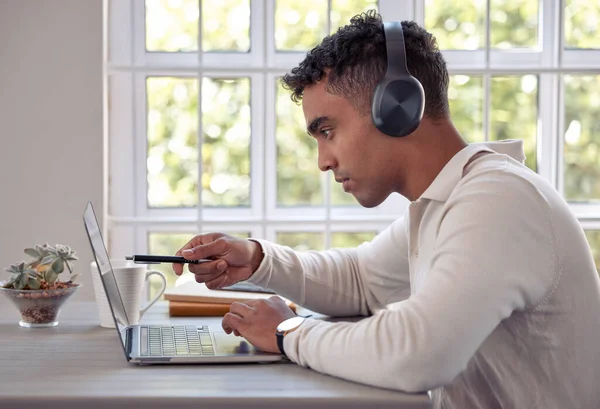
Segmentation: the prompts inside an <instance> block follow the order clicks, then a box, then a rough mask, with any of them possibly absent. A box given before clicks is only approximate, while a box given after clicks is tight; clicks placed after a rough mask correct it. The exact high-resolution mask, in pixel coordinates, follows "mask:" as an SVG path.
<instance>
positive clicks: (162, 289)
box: [140, 270, 167, 319]
mask: <svg viewBox="0 0 600 409" xmlns="http://www.w3.org/2000/svg"><path fill="white" fill-rule="evenodd" d="M153 274H156V275H157V276H159V277H160V278H161V280H162V288H161V289H160V291H159V292H158V294H156V296H155V297H154V298H153V299H152V300H150V302H149V303H148V304H146V306H145V307H144V308H142V309H141V310H140V319H141V318H142V315H144V313H145V312H146V311H148V308H150V307H152V305H153V304H154V303H155V302H156V301H158V299H159V298H160V297H161V296H162V295H163V293H164V292H165V290H166V289H167V278H166V277H165V275H164V274H163V273H161V272H160V271H158V270H149V271H148V272H146V281H148V278H149V277H150V276H151V275H153Z"/></svg>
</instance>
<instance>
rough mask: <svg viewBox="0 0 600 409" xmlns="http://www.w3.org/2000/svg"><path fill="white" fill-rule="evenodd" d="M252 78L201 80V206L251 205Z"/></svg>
mask: <svg viewBox="0 0 600 409" xmlns="http://www.w3.org/2000/svg"><path fill="white" fill-rule="evenodd" d="M250 121H251V110H250V79H249V78H236V79H214V78H206V77H205V78H203V80H202V131H203V134H204V146H203V147H202V160H203V166H204V167H203V173H202V188H203V191H202V204H203V205H204V206H230V207H231V206H238V207H239V206H245V207H247V206H249V205H250Z"/></svg>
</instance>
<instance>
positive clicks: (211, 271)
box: [188, 260, 227, 283]
mask: <svg viewBox="0 0 600 409" xmlns="http://www.w3.org/2000/svg"><path fill="white" fill-rule="evenodd" d="M188 269H189V270H190V272H191V273H192V274H194V275H195V276H196V281H197V282H198V283H205V282H208V281H212V280H214V279H215V278H218V277H219V276H221V275H224V274H223V273H224V272H225V271H226V270H227V262H225V261H223V260H214V261H208V262H206V263H202V264H188Z"/></svg>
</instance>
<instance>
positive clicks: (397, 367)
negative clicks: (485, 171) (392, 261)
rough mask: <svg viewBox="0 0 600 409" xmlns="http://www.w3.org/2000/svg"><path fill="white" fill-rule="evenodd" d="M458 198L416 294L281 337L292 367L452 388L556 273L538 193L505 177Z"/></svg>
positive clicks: (418, 387) (388, 383) (478, 183)
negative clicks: (357, 317)
mask: <svg viewBox="0 0 600 409" xmlns="http://www.w3.org/2000/svg"><path fill="white" fill-rule="evenodd" d="M457 189H459V188H457ZM455 193H456V194H455V195H453V197H451V198H450V199H449V200H448V202H447V203H446V205H447V212H445V214H444V215H443V217H442V219H441V220H440V221H439V225H438V236H437V240H436V245H437V248H436V249H435V251H434V256H433V258H432V261H431V267H430V270H429V271H428V272H427V273H426V277H425V278H424V280H423V283H422V284H420V286H419V290H418V291H417V293H416V294H414V295H412V296H411V297H410V298H409V299H407V300H405V301H400V302H397V303H394V304H392V305H390V306H388V308H387V309H385V310H382V311H379V312H377V313H376V314H375V315H373V316H372V317H369V318H365V319H363V320H361V321H360V322H358V323H349V322H342V323H339V322H336V323H333V322H323V321H319V320H313V319H309V320H307V321H306V322H305V323H304V324H303V325H302V326H300V328H298V329H297V330H296V331H294V332H292V333H290V334H288V335H287V336H286V337H285V339H284V347H285V350H286V353H287V355H288V356H289V358H290V359H291V360H292V361H294V362H297V363H298V364H300V365H302V366H306V367H311V368H313V369H315V370H317V371H319V372H323V373H327V374H330V375H334V376H338V377H340V378H344V379H349V380H353V381H357V382H361V383H366V384H372V385H376V386H380V387H386V388H392V389H399V390H404V391H408V392H417V391H424V390H429V389H433V388H436V387H439V386H442V385H445V384H448V383H450V382H452V380H453V379H454V378H455V377H456V376H457V375H458V374H459V373H460V372H461V371H462V370H464V369H465V368H466V365H467V363H468V361H469V360H470V358H471V357H472V356H473V355H474V354H475V352H476V351H477V349H478V348H479V346H480V345H481V344H482V343H483V341H484V340H485V339H486V338H487V337H488V336H489V335H490V334H491V333H492V331H493V330H494V329H495V328H496V326H497V325H498V324H499V323H500V322H501V321H502V320H503V319H505V318H507V317H509V316H510V315H511V313H512V312H513V311H515V310H521V309H525V308H528V307H530V306H534V305H535V304H536V303H539V302H541V301H542V300H543V299H544V297H546V295H547V294H548V293H549V291H551V288H552V285H553V281H554V279H555V277H556V270H557V267H556V260H555V251H554V249H555V247H554V238H553V231H552V227H551V225H550V221H549V220H550V218H549V214H548V212H549V209H548V205H547V203H546V202H545V200H544V198H543V197H542V195H541V193H540V192H539V191H538V190H537V189H536V188H535V187H533V186H532V185H530V184H529V182H527V181H525V180H522V179H518V178H517V177H515V176H514V175H506V174H502V173H500V174H498V173H496V174H489V175H487V176H485V177H480V178H478V179H477V180H472V181H470V182H466V183H465V184H464V185H463V186H462V187H461V188H460V190H459V191H458V192H456V191H455Z"/></svg>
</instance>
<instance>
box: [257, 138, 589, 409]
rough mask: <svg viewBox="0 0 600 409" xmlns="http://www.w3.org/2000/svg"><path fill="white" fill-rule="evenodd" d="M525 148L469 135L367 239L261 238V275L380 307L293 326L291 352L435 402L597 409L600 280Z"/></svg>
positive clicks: (335, 300) (324, 308)
mask: <svg viewBox="0 0 600 409" xmlns="http://www.w3.org/2000/svg"><path fill="white" fill-rule="evenodd" d="M491 149H493V150H494V151H495V152H494V151H492V150H491ZM515 149H516V151H515ZM482 152H483V153H482ZM500 152H506V153H507V154H503V153H500ZM479 153H481V154H480V155H477V157H476V158H474V156H475V155H476V154H479ZM509 155H510V156H512V158H511V157H510V156H509ZM513 158H516V159H517V160H515V159H513ZM472 159H474V160H472ZM523 159H524V156H523V154H522V144H521V141H508V142H504V143H488V144H486V145H483V144H471V145H469V146H468V147H466V148H464V149H463V150H462V151H460V152H459V153H457V154H456V155H455V156H454V157H453V158H452V159H451V160H450V162H449V163H448V164H447V165H446V166H445V167H444V168H443V170H442V171H441V172H440V173H439V175H438V176H437V177H436V179H435V180H434V181H433V182H432V184H431V185H430V186H429V188H428V189H427V190H426V191H425V192H424V193H423V194H422V195H421V197H420V198H419V199H418V200H416V201H414V202H412V203H411V204H410V206H409V210H408V214H407V215H406V217H404V218H401V219H399V220H397V221H396V222H394V223H393V224H392V225H391V226H390V227H389V228H388V229H386V230H385V231H383V232H382V233H380V234H379V235H378V236H377V237H375V238H374V239H373V241H371V242H369V243H364V244H362V245H361V246H359V247H358V248H356V249H332V250H328V251H325V252H304V253H299V252H295V251H293V250H292V249H290V248H288V247H284V246H279V245H276V244H273V243H270V242H267V241H264V240H258V241H259V242H260V244H261V246H262V248H263V252H264V259H263V261H262V263H261V265H260V267H259V268H258V270H257V271H256V272H255V273H254V275H253V276H252V277H251V279H250V280H249V281H251V282H253V283H255V284H258V285H260V286H263V287H267V288H271V289H273V290H275V291H276V292H277V293H279V294H281V295H282V296H284V297H286V298H289V299H291V300H293V301H294V302H296V303H298V304H300V305H303V306H305V307H307V308H309V309H312V310H314V311H318V312H321V313H324V314H328V315H331V316H350V315H365V316H369V315H370V316H369V317H368V318H365V319H363V320H361V321H360V322H357V323H350V322H328V321H322V320H315V319H308V320H307V321H305V322H304V324H302V326H300V327H299V328H298V329H297V330H296V331H294V332H292V333H290V334H288V335H287V336H286V337H285V339H284V348H285V351H286V353H287V355H288V357H289V358H290V359H291V360H292V361H294V362H296V363H298V364H299V365H302V366H306V367H310V368H313V369H315V370H317V371H319V372H322V373H326V374H330V375H334V376H338V377H340V378H345V379H349V380H353V381H357V382H360V383H365V384H370V385H375V386H380V387H384V388H392V389H399V390H404V391H408V392H413V391H424V390H432V397H433V401H434V406H435V407H436V408H460V409H466V408H486V409H489V408H557V409H558V408H560V409H566V408H599V407H600V280H599V278H598V274H597V271H596V269H595V266H594V261H593V259H592V255H591V252H590V249H589V246H588V243H587V241H586V238H585V235H584V232H583V231H582V228H581V226H580V224H579V223H578V221H577V219H576V218H575V217H574V215H573V214H572V212H571V210H570V208H569V206H568V205H567V204H566V202H565V201H564V199H563V198H562V197H561V196H560V195H559V194H558V193H557V192H556V190H555V189H554V188H552V187H551V186H550V185H549V184H548V183H547V182H546V181H544V180H543V179H542V178H541V177H540V176H539V175H537V174H536V173H534V172H532V171H530V170H529V169H527V168H526V167H525V166H523V165H522V164H521V163H520V162H522V160H523Z"/></svg>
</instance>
